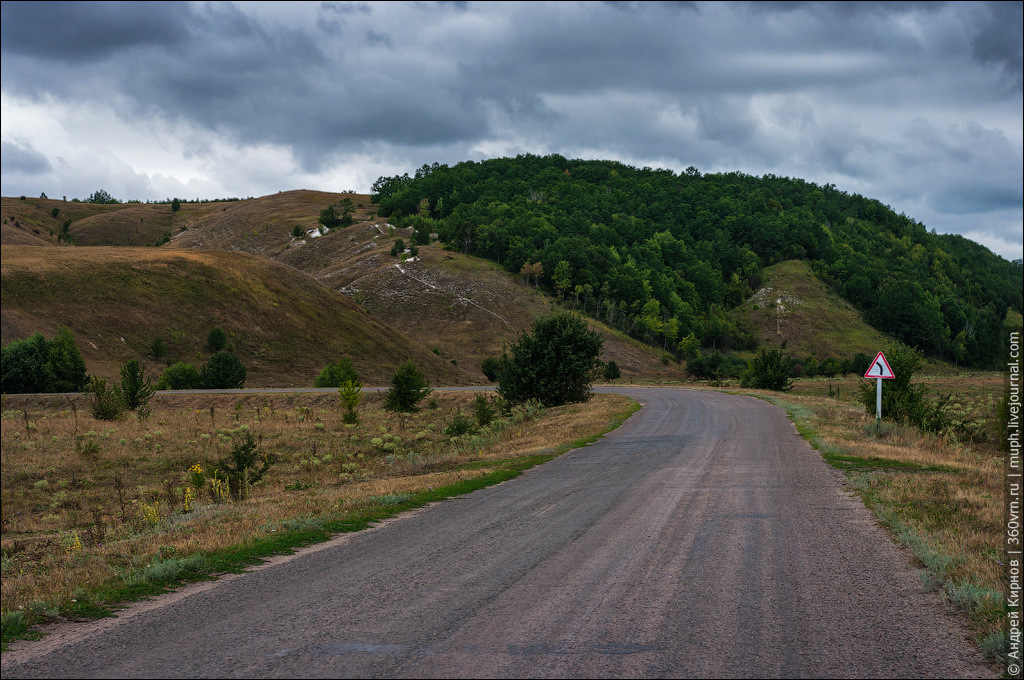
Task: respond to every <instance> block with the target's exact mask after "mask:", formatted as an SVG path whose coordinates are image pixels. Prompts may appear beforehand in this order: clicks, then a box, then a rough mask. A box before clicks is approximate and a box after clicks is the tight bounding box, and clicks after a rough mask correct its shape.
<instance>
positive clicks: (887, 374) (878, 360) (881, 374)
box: [864, 352, 896, 378]
mask: <svg viewBox="0 0 1024 680" xmlns="http://www.w3.org/2000/svg"><path fill="white" fill-rule="evenodd" d="M864 377H865V378H895V377H896V374H895V373H893V372H892V369H891V368H889V362H888V361H886V360H885V355H884V354H882V353H881V352H879V353H878V356H876V357H875V360H874V361H872V362H871V368H869V369H868V372H867V373H865V374H864Z"/></svg>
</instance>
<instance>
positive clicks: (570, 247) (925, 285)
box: [371, 154, 1024, 366]
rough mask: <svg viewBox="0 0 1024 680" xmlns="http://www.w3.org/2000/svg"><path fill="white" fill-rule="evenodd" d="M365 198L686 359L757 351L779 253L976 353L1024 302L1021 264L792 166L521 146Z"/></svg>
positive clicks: (864, 302)
mask: <svg viewBox="0 0 1024 680" xmlns="http://www.w3.org/2000/svg"><path fill="white" fill-rule="evenodd" d="M371 200H372V201H373V202H374V203H376V204H377V206H378V213H379V214H380V216H381V217H388V216H392V215H393V216H395V217H396V221H397V220H398V219H402V220H406V222H405V224H406V226H409V225H410V223H411V225H412V226H413V227H414V229H415V232H414V238H417V239H418V238H421V237H422V236H421V235H422V234H423V233H424V232H426V230H427V229H431V230H433V232H436V233H437V234H438V236H439V238H440V240H441V241H442V242H443V243H445V244H447V246H448V247H451V248H458V249H461V250H463V251H465V252H469V253H472V254H474V255H478V256H481V257H486V258H489V259H492V260H494V261H496V262H498V263H500V264H501V265H502V266H503V267H505V268H506V269H507V270H508V271H510V272H512V273H517V274H519V275H520V276H521V278H522V280H523V281H524V283H526V284H528V285H536V286H538V287H541V288H546V289H548V290H549V291H550V292H552V293H554V294H556V295H560V296H563V297H571V299H572V300H573V303H574V304H578V305H579V307H580V308H581V309H582V310H583V311H584V312H585V313H587V314H589V315H591V316H593V317H595V318H600V319H601V320H602V321H604V322H606V323H608V324H609V325H611V326H613V327H615V328H617V329H619V330H622V331H624V332H626V333H628V334H630V335H632V336H633V337H636V338H638V339H642V340H645V341H647V342H649V343H651V344H654V345H659V346H661V347H663V348H665V349H668V350H670V351H673V352H675V353H676V356H677V357H678V358H684V359H696V358H697V357H698V356H699V354H700V351H701V350H709V349H713V350H717V351H719V352H725V353H728V352H729V351H730V350H733V349H756V337H755V336H754V335H753V334H751V333H749V332H747V331H746V330H745V329H744V328H742V327H741V326H739V325H738V324H737V323H736V321H735V319H734V318H733V315H731V314H730V311H731V310H732V309H734V308H735V307H737V306H738V305H740V304H742V303H743V302H744V301H745V300H746V299H748V298H749V296H750V294H751V293H752V292H753V291H755V290H757V288H758V287H759V286H760V279H761V271H762V268H764V267H768V266H770V265H774V264H777V263H780V262H783V261H785V260H793V259H799V260H803V261H805V262H807V263H808V264H809V265H810V267H811V268H812V269H813V272H814V274H815V276H817V277H818V278H820V279H821V280H822V281H823V282H825V283H826V284H827V285H828V286H829V287H831V288H832V289H834V290H836V291H838V292H839V293H840V294H842V295H843V296H844V297H845V298H846V299H847V300H849V301H850V302H852V303H853V304H854V305H856V306H857V307H858V308H859V309H860V311H861V312H863V314H864V317H865V319H867V320H868V322H869V323H871V324H872V325H874V326H875V327H876V328H878V329H879V330H882V331H884V332H887V333H889V334H892V335H894V336H895V337H897V338H899V339H901V340H902V341H903V342H904V343H906V344H908V345H910V346H913V347H917V348H919V349H921V350H923V351H925V352H928V353H929V354H931V355H933V356H936V357H939V358H943V359H947V360H950V361H954V360H956V361H962V362H968V363H970V364H972V365H977V366H993V365H995V364H996V363H997V362H998V359H999V353H1000V351H1001V347H1002V345H1001V343H1000V339H999V337H1000V336H999V334H1000V329H1001V324H1002V321H1003V319H1004V318H1005V316H1006V312H1007V310H1008V309H1011V310H1015V311H1016V312H1017V313H1020V311H1021V306H1022V304H1024V300H1022V298H1024V295H1022V292H1021V291H1022V290H1024V267H1022V265H1021V263H1020V262H1019V261H1016V262H1006V261H1005V260H1003V259H1001V258H998V257H996V256H994V255H992V253H990V252H988V251H987V250H985V249H984V248H983V247H981V246H978V245H977V244H974V243H971V242H970V241H968V240H966V239H963V238H962V237H959V236H951V235H937V234H932V233H929V232H928V231H927V230H926V229H925V228H924V225H922V224H921V223H919V222H916V221H914V220H913V219H911V218H909V217H907V216H906V215H901V214H897V213H896V212H894V211H893V210H892V209H891V208H890V207H888V206H886V205H883V204H882V203H880V202H879V201H877V200H874V199H870V198H866V197H864V196H860V195H857V194H848V193H845V192H842V191H839V190H837V189H836V188H835V187H834V186H832V185H825V186H819V185H816V184H814V183H812V182H807V181H804V180H801V179H795V178H786V177H776V176H772V175H766V176H763V177H754V176H750V175H745V174H743V173H736V172H733V173H707V174H703V173H701V172H699V171H697V170H696V169H688V170H686V171H684V172H682V173H675V172H673V171H671V170H666V169H652V168H633V167H629V166H627V165H625V164H623V163H618V162H614V161H600V160H573V159H567V158H564V157H562V156H559V155H557V154H553V155H548V156H534V155H530V154H523V155H520V156H517V157H515V158H500V159H492V160H488V161H482V162H465V163H459V164H457V165H454V166H451V167H449V166H445V165H437V166H436V167H435V166H425V167H424V168H420V169H419V170H417V171H416V174H415V176H414V177H410V176H409V175H408V174H406V175H402V176H396V177H382V178H380V179H378V181H376V182H374V185H373V196H372V197H371ZM588 286H589V289H588ZM695 343H696V346H694V344H695ZM801 365H802V364H801Z"/></svg>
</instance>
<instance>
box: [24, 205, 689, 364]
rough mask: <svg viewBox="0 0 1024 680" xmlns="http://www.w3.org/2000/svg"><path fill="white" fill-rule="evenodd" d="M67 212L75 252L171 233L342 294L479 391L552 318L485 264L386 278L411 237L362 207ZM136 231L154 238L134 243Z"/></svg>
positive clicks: (619, 349) (421, 267) (624, 343)
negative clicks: (325, 226) (332, 225)
mask: <svg viewBox="0 0 1024 680" xmlns="http://www.w3.org/2000/svg"><path fill="white" fill-rule="evenodd" d="M345 198H349V199H351V201H352V203H353V205H354V207H355V212H354V217H355V219H356V220H357V222H356V224H355V225H353V226H352V227H349V228H347V229H337V230H334V231H332V232H331V233H329V234H327V235H325V236H320V237H317V238H310V237H308V236H306V237H305V238H295V237H293V236H292V230H293V229H294V228H295V227H296V226H298V227H300V228H301V229H302V230H303V231H307V230H312V229H315V228H316V227H317V226H318V223H317V218H318V217H319V214H320V211H321V210H323V209H324V208H326V207H327V206H328V205H337V204H338V203H339V202H340V201H341V200H343V199H345ZM4 200H5V205H7V202H8V201H10V203H11V205H12V209H11V212H12V214H16V215H18V218H19V220H20V221H21V222H22V223H25V222H27V219H28V218H27V215H29V214H33V215H34V216H35V217H36V218H38V219H40V220H45V219H46V218H47V216H48V214H49V213H48V212H47V211H48V210H49V209H50V207H51V206H50V204H49V203H47V202H46V201H45V199H31V200H27V201H18V200H17V199H4ZM37 203H38V204H40V206H39V207H38V208H36V207H35V204H37ZM50 203H60V201H51V202H50ZM68 205H73V206H76V207H78V206H85V207H86V210H84V211H83V212H82V214H81V216H80V218H79V219H77V220H76V221H74V222H72V225H71V233H72V236H73V237H74V238H75V241H76V243H83V242H85V243H92V244H110V245H133V244H136V245H143V244H148V243H140V241H147V239H148V240H149V242H156V241H157V240H158V239H160V238H161V237H162V235H165V234H167V233H170V234H171V241H170V243H169V244H168V245H167V246H164V248H173V249H179V248H188V249H202V250H220V251H241V252H245V253H250V254H253V255H258V256H260V257H262V258H266V259H269V260H274V261H277V262H280V263H283V264H286V265H289V266H290V267H293V268H294V269H296V270H298V271H300V272H303V273H306V274H308V275H310V276H312V277H314V278H315V279H317V280H319V281H321V282H322V283H324V284H325V285H328V286H329V287H331V288H333V289H334V290H336V291H339V292H342V293H344V294H345V295H346V296H348V297H349V298H351V299H353V300H355V301H356V302H358V303H359V304H361V305H363V306H364V307H365V309H366V310H367V311H368V312H369V313H370V314H371V315H372V316H374V317H375V318H377V319H380V320H381V321H383V322H384V323H385V324H387V325H389V326H392V327H393V328H395V329H396V330H398V331H399V332H401V333H403V334H404V335H406V336H407V337H408V338H410V339H411V340H413V341H414V342H416V343H418V344H419V345H421V346H422V347H423V348H424V349H425V350H427V351H429V350H434V349H436V350H437V352H438V355H439V356H440V357H441V358H443V359H445V360H447V361H448V362H449V363H450V362H452V361H454V362H455V363H456V364H457V365H458V366H459V367H460V368H464V369H466V371H467V372H468V374H469V375H470V376H472V379H473V380H477V381H483V380H484V378H483V375H482V374H481V373H480V372H479V369H480V363H481V362H482V361H483V359H484V358H486V357H488V356H496V355H497V354H499V353H500V352H501V349H502V344H503V343H508V342H511V341H514V340H515V338H516V337H518V334H519V333H520V332H521V331H523V330H526V329H528V328H529V327H530V326H531V324H532V323H533V321H534V320H535V319H537V318H538V317H540V316H542V315H545V314H550V313H551V312H553V311H555V309H557V306H556V305H555V304H554V301H553V299H552V298H551V297H550V296H549V295H546V294H544V293H542V292H540V291H538V290H536V289H534V288H531V287H529V286H524V285H522V284H521V283H519V281H518V279H516V278H515V277H513V276H511V275H509V274H508V273H507V272H505V271H503V270H502V269H501V268H500V267H498V266H496V265H494V264H493V263H490V262H487V261H486V260H482V259H479V258H475V257H468V256H465V255H462V254H461V253H454V252H447V251H444V250H442V249H441V247H440V245H437V244H435V245H433V246H425V247H422V248H421V250H420V259H419V260H418V261H417V262H410V263H408V264H405V265H402V266H401V267H398V266H396V265H398V264H399V263H400V260H399V259H397V258H394V257H391V256H390V254H389V253H390V249H391V246H392V244H393V243H394V240H395V239H396V238H403V239H405V241H406V242H410V241H411V230H409V229H405V230H402V229H399V230H389V228H388V225H387V223H386V222H385V221H383V220H376V219H374V217H375V211H374V206H372V205H371V204H370V202H369V197H368V196H366V195H360V194H341V193H330V192H323V191H307V190H302V191H285V192H281V193H278V194H273V195H270V196H264V197H261V198H256V199H249V200H244V201H232V202H225V203H206V204H182V207H181V210H180V212H178V213H172V212H171V210H170V206H168V205H139V204H134V205H133V204H121V205H114V206H91V205H90V204H68ZM33 210H34V211H35V213H32V212H31V211H33ZM15 211H20V212H15ZM77 215H78V214H77V213H76V216H77ZM137 224H147V225H151V226H152V227H153V231H152V232H147V231H141V230H140V231H138V232H136V231H134V230H135V229H136V226H137ZM58 228H59V227H58ZM53 240H54V241H55V239H53ZM19 242H20V241H19ZM592 325H593V326H594V327H595V328H596V329H597V330H598V331H599V332H601V333H602V334H603V335H604V337H605V353H604V356H603V359H604V360H605V361H608V360H614V361H615V362H616V363H617V364H618V365H619V366H620V368H621V369H622V372H623V376H624V378H626V379H631V378H633V379H635V378H640V377H669V378H673V377H678V376H679V375H680V369H679V367H678V366H677V365H675V364H674V363H673V364H671V365H669V366H666V365H665V364H664V363H662V361H661V359H662V356H663V355H662V353H661V352H659V351H657V350H655V349H652V348H650V347H647V346H645V345H643V344H641V343H638V342H636V341H635V340H633V339H631V338H628V337H627V336H625V335H624V334H622V333H620V332H617V331H614V330H612V329H610V328H608V327H607V326H605V325H603V324H600V323H598V322H593V324H592Z"/></svg>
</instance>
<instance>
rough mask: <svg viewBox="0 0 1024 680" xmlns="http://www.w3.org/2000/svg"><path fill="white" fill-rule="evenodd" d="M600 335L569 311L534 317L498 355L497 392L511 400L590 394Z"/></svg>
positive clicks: (555, 401) (570, 399)
mask: <svg viewBox="0 0 1024 680" xmlns="http://www.w3.org/2000/svg"><path fill="white" fill-rule="evenodd" d="M603 344H604V340H603V339H602V338H601V336H600V335H598V334H597V333H596V332H594V331H592V330H590V329H589V328H588V327H587V322H586V321H585V320H584V319H583V317H581V316H579V315H578V314H573V313H571V312H564V313H561V314H557V315H555V316H550V317H546V318H542V319H538V320H537V321H536V322H534V324H533V329H532V332H531V333H525V332H524V333H523V334H522V335H520V337H519V340H518V341H517V342H516V343H515V344H514V345H513V346H512V348H511V354H505V355H503V356H502V359H501V370H500V371H499V373H498V394H499V395H500V396H501V398H502V399H505V400H506V401H508V402H511V403H513V404H518V403H522V402H525V401H528V400H530V399H536V400H537V401H539V402H540V403H541V404H543V405H544V406H560V405H562V404H570V403H577V402H583V401H587V400H589V399H590V396H591V392H590V385H591V383H592V382H593V380H594V378H595V376H596V375H597V371H598V370H600V367H601V360H600V358H599V357H600V355H601V348H602V346H603Z"/></svg>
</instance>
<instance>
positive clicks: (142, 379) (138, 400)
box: [121, 359, 156, 411]
mask: <svg viewBox="0 0 1024 680" xmlns="http://www.w3.org/2000/svg"><path fill="white" fill-rule="evenodd" d="M155 391H156V388H155V387H153V382H152V381H151V380H150V379H149V378H147V377H146V375H145V373H144V372H143V370H142V366H141V365H140V364H139V361H138V359H132V360H131V361H129V362H128V363H126V364H125V365H124V366H122V367H121V398H122V399H123V400H124V405H125V408H128V409H130V410H132V411H134V410H135V409H137V408H139V407H140V406H145V405H146V404H147V403H149V398H150V397H151V396H153V392H155Z"/></svg>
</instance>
